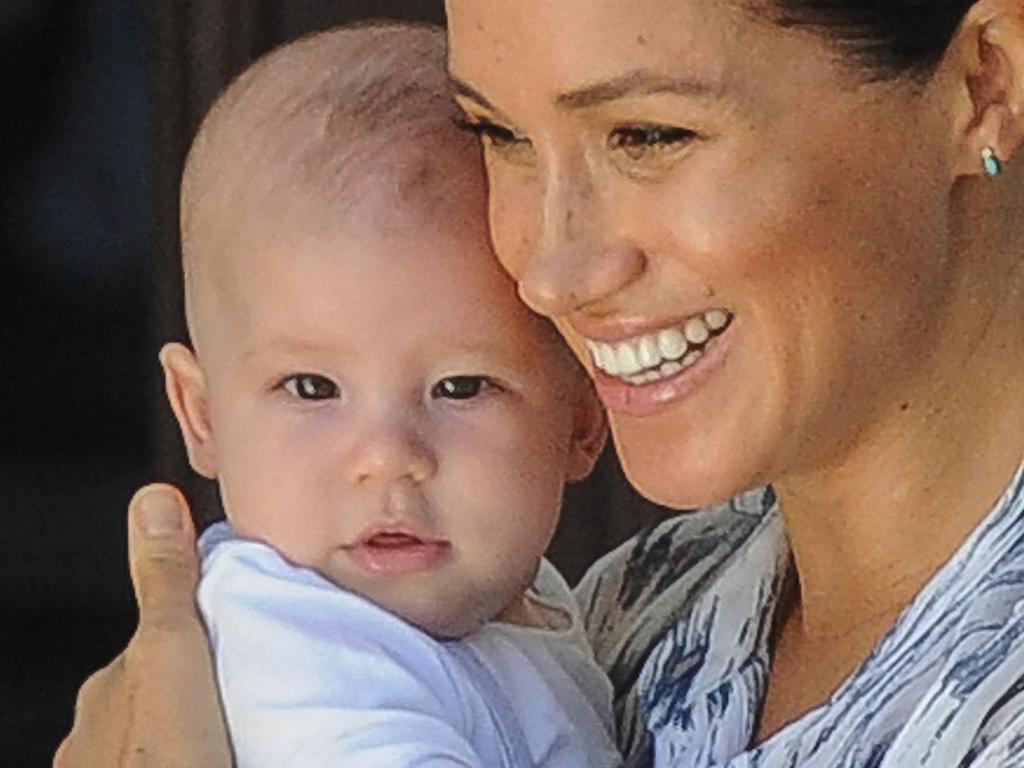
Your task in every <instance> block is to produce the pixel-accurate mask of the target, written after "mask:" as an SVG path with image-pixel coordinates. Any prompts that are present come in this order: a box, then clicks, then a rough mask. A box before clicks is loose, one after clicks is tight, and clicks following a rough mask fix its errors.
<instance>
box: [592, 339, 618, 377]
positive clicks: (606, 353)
mask: <svg viewBox="0 0 1024 768" xmlns="http://www.w3.org/2000/svg"><path fill="white" fill-rule="evenodd" d="M597 364H598V366H600V367H601V368H603V369H604V370H605V372H607V373H610V374H611V375H612V376H614V375H615V374H617V373H618V372H619V361H618V360H617V359H616V358H615V350H614V349H612V348H611V345H609V344H602V345H601V347H600V352H599V354H598V358H597Z"/></svg>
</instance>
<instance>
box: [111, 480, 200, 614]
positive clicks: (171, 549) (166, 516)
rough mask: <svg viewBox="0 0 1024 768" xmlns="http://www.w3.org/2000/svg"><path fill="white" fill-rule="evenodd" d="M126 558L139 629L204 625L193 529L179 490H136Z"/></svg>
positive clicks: (162, 487) (165, 487)
mask: <svg viewBox="0 0 1024 768" xmlns="http://www.w3.org/2000/svg"><path fill="white" fill-rule="evenodd" d="M128 556H129V561H130V568H131V575H132V583H133V584H134V586H135V598H136V600H137V601H138V604H139V631H140V633H146V632H148V631H150V630H154V629H155V630H163V629H166V630H171V631H172V632H173V631H175V630H177V629H178V628H182V627H190V628H195V627H198V626H200V625H199V614H198V612H197V610H196V605H195V589H196V583H197V581H198V578H199V560H198V556H197V554H196V541H195V528H194V527H193V525H192V519H191V515H190V514H189V511H188V505H187V504H186V503H185V499H184V498H183V497H182V495H181V494H180V493H179V492H178V491H177V490H176V489H175V488H173V487H171V486H169V485H149V486H146V487H145V488H142V489H141V490H140V491H139V492H138V493H136V494H135V497H134V498H133V499H132V501H131V503H130V504H129V505H128Z"/></svg>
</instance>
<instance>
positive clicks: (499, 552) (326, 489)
mask: <svg viewBox="0 0 1024 768" xmlns="http://www.w3.org/2000/svg"><path fill="white" fill-rule="evenodd" d="M453 133H454V131H453V130H452V129H451V128H448V129H446V131H445V132H444V133H443V134H440V135H439V136H438V137H437V138H432V139H423V140H421V141H420V142H418V144H417V145H416V146H415V148H414V149H410V150H399V149H392V150H391V154H392V155H394V157H393V159H392V160H389V161H387V162H385V163H379V164H378V168H377V174H376V175H375V177H374V181H373V183H372V184H371V188H369V189H367V190H365V196H364V199H363V202H362V203H360V204H359V205H358V206H357V207H356V208H355V209H353V210H351V211H350V212H349V213H347V214H346V215H344V216H341V217H340V218H339V217H336V216H334V215H333V208H332V207H330V206H319V205H317V204H316V203H315V201H312V202H311V201H309V200H306V199H303V195H301V194H291V195H289V196H287V197H286V198H284V199H282V198H281V197H280V196H278V195H274V196H272V198H271V199H268V200H267V201H265V202H262V201H260V202H257V203H256V204H254V205H253V206H252V207H251V209H245V208H242V209H241V210H236V211H235V213H234V215H233V216H232V217H230V218H228V219H226V220H224V222H223V224H222V226H223V230H224V232H226V233H229V234H223V235H222V236H221V237H217V238H214V239H213V240H212V242H215V243H216V248H215V249H212V250H208V251H207V252H205V253H203V254H202V255H201V256H200V255H199V254H198V253H196V254H194V255H193V256H194V258H200V259H202V260H203V262H204V263H203V265H202V267H201V269H200V272H201V274H203V275H204V277H205V280H204V284H203V286H201V287H200V288H199V289H198V290H196V292H195V295H196V297H197V300H198V302H199V304H200V306H197V307H195V312H194V316H195V317H196V318H200V320H199V322H198V323H197V324H196V325H194V327H193V337H194V339H195V342H196V345H197V349H198V350H199V353H198V360H197V359H196V357H195V356H194V355H193V354H192V352H191V351H190V350H188V349H187V348H186V347H184V346H182V345H180V344H173V345H170V346H168V347H167V348H165V349H164V351H163V353H162V355H161V360H162V362H163V365H164V370H165V373H166V378H167V391H168V394H169V397H170V399H171V404H172V406H173V408H174V412H175V414H176V416H177V417H178V421H179V424H180V426H181V429H182V433H183V435H184V437H185V441H186V443H187V445H188V448H189V455H190V457H191V460H192V464H193V466H194V468H195V469H196V470H197V471H199V472H200V473H202V474H204V475H207V476H209V477H212V478H216V479H217V480H218V481H219V484H220V489H221V495H222V498H223V500H224V506H225V511H226V513H227V516H228V519H229V520H230V521H231V523H232V525H233V526H234V528H235V530H236V531H237V533H238V535H239V536H241V537H243V538H250V539H256V540H260V541H264V542H266V543H269V544H271V545H272V546H274V547H275V548H276V549H277V550H278V551H280V552H281V553H282V554H283V555H284V556H285V557H286V558H287V559H288V560H290V561H291V562H293V563H296V564H299V565H304V566H307V567H311V568H313V569H315V570H317V571H318V572H319V573H320V574H321V575H323V576H325V577H326V578H328V579H329V580H330V581H332V582H334V583H335V584H338V585H340V586H342V587H345V588H347V589H349V590H352V591H354V592H356V593H359V594H362V595H363V596H365V597H367V598H369V599H370V600H372V601H374V602H376V603H377V604H379V605H381V606H383V607H384V608H386V609H387V610H389V611H390V612H392V613H394V614H396V615H399V616H401V617H403V618H405V619H406V620H408V621H410V622H412V623H414V624H416V625H418V626H420V627H422V628H424V629H426V630H427V631H428V632H431V633H432V634H435V635H438V636H442V637H452V636H462V635H465V634H467V633H468V632H471V631H473V630H474V629H476V628H478V627H479V626H480V625H482V624H483V623H484V622H486V621H489V620H491V619H493V618H494V617H495V616H498V615H501V614H505V613H506V612H507V611H508V610H509V609H510V608H511V609H512V610H513V611H520V612H521V608H522V606H523V599H524V598H523V595H524V592H525V590H526V588H527V587H528V585H529V584H531V583H532V581H533V578H534V576H535V574H536V570H537V566H538V563H539V561H540V558H541V557H542V555H543V553H544V551H545V550H546V549H547V547H548V544H549V543H550V540H551V537H552V535H553V533H554V529H555V525H556V523H557V520H558V512H559V509H560V506H561V500H562V491H563V486H564V483H565V482H566V479H567V478H568V479H570V480H576V479H581V478H582V477H583V476H585V475H586V474H587V473H589V470H590V468H591V466H592V462H593V460H594V458H595V454H594V451H595V449H596V448H599V447H600V445H601V442H602V440H601V439H600V438H601V436H602V434H603V431H602V430H603V427H602V424H603V420H602V415H601V410H600V408H599V407H598V405H597V404H596V402H595V401H594V400H593V398H592V397H590V396H589V395H588V392H589V389H590V388H589V386H588V385H587V384H586V379H585V377H584V376H583V375H582V372H580V371H579V369H578V367H577V366H576V365H575V364H574V362H573V361H571V358H570V357H569V356H568V355H567V354H565V353H564V352H563V351H562V347H561V343H560V341H559V340H558V338H557V335H556V334H555V333H553V332H552V331H551V329H550V328H549V327H548V326H547V324H546V323H545V322H544V321H542V320H540V319H539V318H537V317H536V316H535V315H533V314H532V313H530V312H529V311H528V310H527V309H526V307H524V306H523V305H522V303H521V302H520V301H519V300H518V299H517V297H516V292H515V285H514V283H513V282H512V281H511V280H509V279H508V276H507V275H505V273H504V272H503V271H502V269H501V267H500V265H499V264H498V263H497V261H496V260H495V259H494V256H493V253H492V251H491V250H490V246H489V242H488V239H487V230H486V224H485V219H484V215H483V214H484V211H483V200H484V190H483V184H482V175H481V173H480V169H479V166H478V161H475V160H474V153H473V151H472V146H471V145H470V143H469V142H468V141H466V140H465V139H463V138H462V137H459V136H452V135H451V134H453ZM396 146H400V145H396ZM440 168H443V169H444V170H445V172H446V188H445V194H444V195H442V196H441V199H442V200H443V204H441V205H440V206H439V205H438V204H436V203H435V204H428V203H430V202H431V200H432V199H433V198H434V197H435V196H436V193H435V191H434V186H433V184H434V183H435V182H429V183H425V184H422V185H419V186H412V187H410V188H409V189H408V191H407V192H406V193H405V194H404V195H403V196H401V197H398V198H397V199H396V196H395V194H394V192H393V190H394V189H400V188H402V183H401V182H400V177H405V176H410V177H412V178H419V177H427V174H428V172H430V171H431V170H437V169H440ZM410 169H413V170H410ZM433 179H435V180H438V179H439V176H438V175H437V174H435V175H434V176H433ZM406 186H408V185H406ZM264 221H268V222H272V223H273V224H272V226H267V227H264V226H261V224H260V222H264ZM197 250H201V248H199V249H197ZM460 377H461V378H462V379H464V381H463V383H462V385H463V386H464V387H466V386H468V387H469V389H467V392H468V394H467V395H463V396H460V397H459V398H455V397H451V396H448V395H446V394H444V392H443V389H442V386H443V385H445V384H449V385H451V384H453V383H457V380H459V379H460ZM304 388H308V389H309V390H311V391H312V394H307V395H302V394H301V393H302V392H304V391H305V389H304ZM378 526H385V527H386V528H387V529H389V530H391V529H400V530H403V531H406V532H408V533H412V534H414V535H416V536H417V537H418V538H420V539H423V540H429V541H441V542H444V544H445V546H446V548H447V554H446V555H445V558H444V562H443V563H441V564H439V565H438V566H437V567H430V568H422V569H417V570H415V571H413V572H410V573H393V572H381V571H377V570H372V569H370V568H367V567H366V566H365V564H361V563H360V562H359V561H358V560H357V559H356V558H355V557H354V554H355V553H356V552H357V551H358V550H359V549H360V546H359V545H360V542H361V541H362V540H363V539H364V538H365V537H366V536H367V535H369V534H370V533H371V532H372V531H373V530H374V529H375V528H377V527H378Z"/></svg>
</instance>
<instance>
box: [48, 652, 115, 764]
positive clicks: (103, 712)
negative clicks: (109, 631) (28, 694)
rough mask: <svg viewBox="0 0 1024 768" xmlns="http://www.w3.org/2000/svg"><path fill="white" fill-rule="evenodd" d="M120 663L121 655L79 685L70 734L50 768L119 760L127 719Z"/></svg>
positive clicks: (112, 762) (111, 762) (108, 762)
mask: <svg viewBox="0 0 1024 768" xmlns="http://www.w3.org/2000/svg"><path fill="white" fill-rule="evenodd" d="M123 663H124V656H123V655H122V656H119V657H118V658H117V659H115V660H114V662H113V663H111V664H110V665H109V666H107V667H106V668H104V669H101V670H100V671H99V672H96V673H95V674H94V675H92V676H91V677H90V678H89V679H88V680H86V681H85V684H84V685H82V687H81V689H80V690H79V693H78V699H77V701H76V702H75V720H74V724H73V725H72V728H71V733H70V734H68V737H67V738H66V739H65V740H64V741H63V743H61V745H60V747H59V748H58V750H57V754H56V755H55V756H54V761H53V765H54V768H91V767H92V766H100V765H114V764H116V762H117V761H118V760H119V758H120V754H121V749H122V745H123V744H124V743H125V741H126V738H125V737H126V734H127V732H128V727H129V723H130V719H131V718H130V716H129V714H128V713H129V709H130V701H129V699H128V696H129V693H128V689H127V687H126V686H125V684H124V669H123Z"/></svg>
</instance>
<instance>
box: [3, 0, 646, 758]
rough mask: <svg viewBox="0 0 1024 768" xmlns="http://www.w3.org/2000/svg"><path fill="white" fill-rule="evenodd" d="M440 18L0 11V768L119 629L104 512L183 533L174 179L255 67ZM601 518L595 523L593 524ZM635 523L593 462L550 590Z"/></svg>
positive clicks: (46, 745)
mask: <svg viewBox="0 0 1024 768" xmlns="http://www.w3.org/2000/svg"><path fill="white" fill-rule="evenodd" d="M442 5H443V4H442V1H441V0H404V1H403V0H374V1H373V2H371V1H370V0H358V1H357V0H334V2H330V1H328V0H289V2H272V0H192V1H188V0H163V1H162V2H151V3H139V2H137V1H133V0H63V1H62V2H60V3H58V2H56V0H0V110H2V111H0V153H2V166H0V167H2V169H3V172H2V175H0V186H2V194H0V256H2V262H0V263H2V264H3V271H2V273H0V306H2V307H3V312H4V317H5V319H4V321H3V324H2V327H3V330H4V332H3V339H4V342H3V344H2V345H0V403H2V404H3V416H4V418H3V425H2V431H0V435H2V436H3V440H2V442H0V450H2V452H3V454H2V458H0V483H2V485H0V487H2V488H3V490H4V492H5V500H6V509H5V521H6V522H5V524H4V525H3V526H2V528H0V531H2V534H0V535H2V537H3V538H2V541H0V544H2V551H3V559H2V566H0V567H2V568H3V570H2V572H0V601H2V603H0V608H2V610H3V614H4V616H5V621H4V622H3V626H4V630H3V634H4V635H5V636H6V638H7V641H8V642H7V648H8V650H7V651H6V652H5V653H4V654H3V656H2V658H3V662H2V663H3V674H2V677H0V765H3V766H6V767H7V768H21V767H22V766H26V767H31V768H35V767H36V766H48V765H50V762H51V759H52V755H53V752H54V750H55V749H56V746H57V744H58V742H59V741H60V739H61V737H62V736H63V734H65V733H66V732H67V730H68V728H69V727H70V724H71V719H72V715H73V708H74V699H75V693H76V691H77V688H78V686H79V685H80V684H81V682H82V681H83V680H84V679H85V677H86V676H87V675H88V674H89V673H90V672H92V671H93V670H95V669H97V668H99V667H100V666H103V665H105V664H107V663H108V662H109V661H110V660H111V659H112V658H113V657H114V656H115V655H116V653H117V652H118V651H119V650H120V649H121V648H122V647H123V646H124V644H125V643H126V642H127V640H128V638H129V637H130V635H131V632H132V628H133V625H134V621H135V613H134V604H133V600H132V596H131V590H130V584H129V581H128V572H127V560H126V551H125V533H124V512H125V508H126V505H127V502H128V500H129V498H130V497H131V494H132V493H133V491H134V490H135V488H137V487H138V486H139V485H141V484H143V483H146V482H149V481H152V480H158V479H159V480H169V481H172V482H176V483H178V484H180V485H183V486H184V487H185V488H186V490H187V492H188V495H189V496H190V497H191V498H192V499H193V500H194V502H195V505H196V506H197V508H198V509H199V510H201V514H202V515H203V516H204V517H209V516H210V515H212V514H215V504H214V503H213V502H212V498H213V494H212V490H211V488H210V487H209V486H207V485H202V484H199V483H197V482H196V481H195V479H194V478H192V477H191V475H190V473H189V470H188V468H187V465H186V464H185V457H184V453H183V451H182V448H181V444H180V441H179V439H178V436H177V433H176V430H175V428H174V426H173V424H172V422H171V419H170V412H169V410H168V409H167V407H166V405H165V403H164V400H163V393H162V389H161V382H160V379H159V377H158V368H157V364H156V351H157V349H158V348H159V346H160V344H161V343H162V342H164V341H166V340H168V339H171V338H183V335H182V334H183V322H182V317H181V299H180V278H179V272H178V270H179V266H178V243H177V232H176V228H177V184H178V175H179V173H180V170H181V164H182V161H183V158H184V156H185V152H186V150H187V147H188V143H189V141H190V140H191V137H192V134H193V132H194V131H195V129H196V127H197V125H198V122H199V120H200V119H201V117H202V115H203V113H204V111H205V110H206V108H207V107H208V106H209V104H210V103H211V101H212V100H213V98H214V97H215V96H216V94H217V93H218V92H219V91H220V89H221V88H223V86H224V85H225V84H226V83H227V82H228V81H229V80H230V78H231V77H233V76H234V75H236V74H237V73H238V72H239V71H241V69H243V68H244V67H245V66H246V65H247V64H248V63H249V62H251V61H252V60H253V59H254V58H255V57H257V56H259V55H260V54H262V53H263V52H265V51H267V50H269V49H270V48H272V47H274V46H276V45H278V44H280V43H282V42H285V41H287V40H290V39H294V38H296V37H298V36H301V35H302V34H305V33H307V32H309V31H312V30H315V29H322V28H325V27H329V26H333V25H335V24H339V23H344V22H346V21H351V20H354V19H361V18H367V17H374V16H376V17H390V18H405V19H419V20H431V21H435V22H443V17H444V13H443V7H442ZM612 510H615V511H614V513H613V511H612ZM655 514H657V513H656V510H654V509H653V508H651V507H650V506H649V505H645V504H643V503H642V502H640V501H639V500H638V499H637V498H636V497H635V495H633V494H632V492H631V491H630V490H629V489H628V487H627V486H626V485H625V483H624V481H623V480H622V478H621V474H620V473H619V471H618V467H617V465H616V463H615V460H614V457H613V456H612V455H611V454H610V453H609V454H608V455H606V456H605V457H604V459H603V460H602V463H601V466H600V467H599V470H598V472H597V473H596V474H595V476H594V477H593V478H592V479H591V480H590V481H589V482H588V483H587V484H586V485H584V486H581V487H578V488H576V489H573V491H572V492H571V494H570V497H569V499H568V501H567V512H566V515H565V519H564V521H563V525H562V528H561V530H560V532H559V536H558V539H557V541H556V544H555V547H554V549H553V552H552V558H553V559H554V560H555V562H556V563H557V564H558V565H559V566H560V567H561V568H562V569H563V570H564V572H565V573H566V574H567V576H568V577H569V578H570V579H574V578H576V577H578V576H579V574H580V573H581V572H582V570H583V569H584V568H585V566H586V565H587V564H588V563H589V562H591V561H592V560H593V559H594V558H595V557H596V556H597V555H598V554H600V553H601V552H602V551H605V550H606V549H608V548H610V547H611V546H612V545H614V544H615V543H617V542H619V541H621V540H622V539H623V538H625V537H626V536H627V535H628V534H629V533H630V532H632V531H633V530H634V529H635V528H636V527H637V526H639V525H640V524H641V523H642V522H644V521H647V520H651V519H652V518H653V517H654V515H655Z"/></svg>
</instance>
